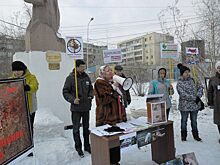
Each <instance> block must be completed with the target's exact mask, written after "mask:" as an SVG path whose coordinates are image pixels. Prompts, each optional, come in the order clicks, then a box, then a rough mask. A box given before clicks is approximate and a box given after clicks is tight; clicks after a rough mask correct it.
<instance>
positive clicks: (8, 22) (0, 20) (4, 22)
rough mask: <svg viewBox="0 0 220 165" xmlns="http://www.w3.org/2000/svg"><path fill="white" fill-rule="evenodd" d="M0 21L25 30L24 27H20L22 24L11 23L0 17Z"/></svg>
mask: <svg viewBox="0 0 220 165" xmlns="http://www.w3.org/2000/svg"><path fill="white" fill-rule="evenodd" d="M0 22H3V23H6V24H9V25H12V26H16V27H18V28H21V29H24V30H26V28H24V27H22V26H19V25H16V24H13V23H11V22H7V21H4V20H2V19H0Z"/></svg>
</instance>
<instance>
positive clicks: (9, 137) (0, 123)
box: [0, 79, 33, 165]
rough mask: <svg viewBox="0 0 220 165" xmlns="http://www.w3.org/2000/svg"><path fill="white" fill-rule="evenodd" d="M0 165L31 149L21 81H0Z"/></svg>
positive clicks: (30, 135) (28, 121) (27, 110)
mask: <svg viewBox="0 0 220 165" xmlns="http://www.w3.org/2000/svg"><path fill="white" fill-rule="evenodd" d="M0 137H1V138H0V164H3V165H4V164H8V163H10V162H12V161H15V160H16V159H17V158H19V159H21V157H22V156H23V157H24V155H25V154H24V153H26V152H27V151H29V150H30V149H32V148H33V138H32V134H31V128H30V114H29V108H28V103H27V98H26V94H25V91H24V80H23V79H7V80H0Z"/></svg>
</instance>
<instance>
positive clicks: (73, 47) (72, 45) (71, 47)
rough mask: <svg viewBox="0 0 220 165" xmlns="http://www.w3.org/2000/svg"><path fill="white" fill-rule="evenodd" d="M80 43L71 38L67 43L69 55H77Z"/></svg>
mask: <svg viewBox="0 0 220 165" xmlns="http://www.w3.org/2000/svg"><path fill="white" fill-rule="evenodd" d="M81 47H82V45H81V43H80V41H79V40H77V39H75V38H71V39H70V40H69V41H68V42H67V50H68V51H69V52H70V53H78V52H80V50H81Z"/></svg>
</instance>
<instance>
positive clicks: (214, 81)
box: [208, 72, 220, 125]
mask: <svg viewBox="0 0 220 165" xmlns="http://www.w3.org/2000/svg"><path fill="white" fill-rule="evenodd" d="M208 105H210V106H214V123H215V124H217V125H220V74H219V73H218V72H217V73H216V75H215V76H214V77H211V79H210V80H209V86H208Z"/></svg>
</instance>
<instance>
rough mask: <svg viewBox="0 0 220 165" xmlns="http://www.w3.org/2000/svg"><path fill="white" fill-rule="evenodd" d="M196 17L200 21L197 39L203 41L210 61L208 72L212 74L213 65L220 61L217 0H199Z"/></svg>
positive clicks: (219, 6)
mask: <svg viewBox="0 0 220 165" xmlns="http://www.w3.org/2000/svg"><path fill="white" fill-rule="evenodd" d="M199 2H200V4H201V5H200V6H198V11H199V12H198V15H199V16H200V18H201V19H202V22H201V23H200V27H202V29H200V30H199V31H198V33H197V35H198V37H200V38H202V39H203V40H205V43H206V47H207V51H206V52H207V57H206V58H207V59H209V61H210V68H209V70H210V72H209V74H214V71H215V69H214V64H215V62H216V60H220V56H219V55H220V2H217V0H199Z"/></svg>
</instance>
